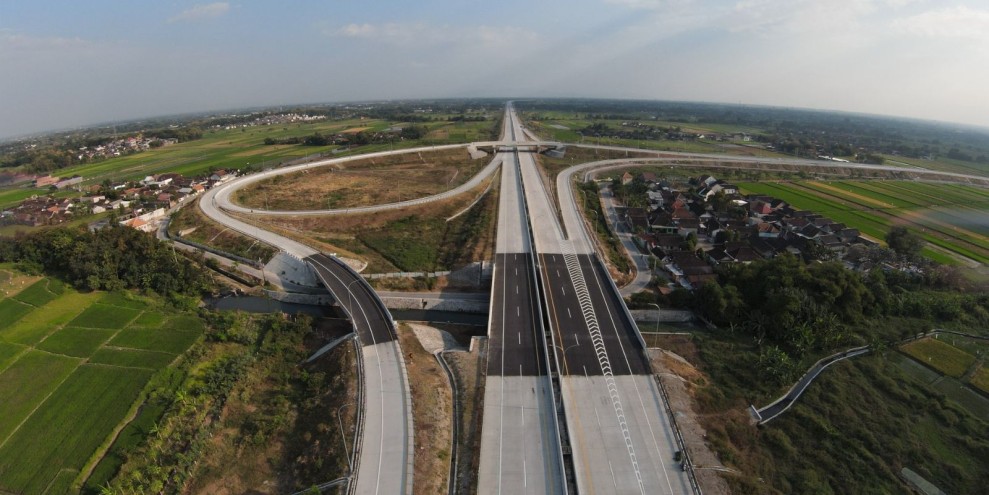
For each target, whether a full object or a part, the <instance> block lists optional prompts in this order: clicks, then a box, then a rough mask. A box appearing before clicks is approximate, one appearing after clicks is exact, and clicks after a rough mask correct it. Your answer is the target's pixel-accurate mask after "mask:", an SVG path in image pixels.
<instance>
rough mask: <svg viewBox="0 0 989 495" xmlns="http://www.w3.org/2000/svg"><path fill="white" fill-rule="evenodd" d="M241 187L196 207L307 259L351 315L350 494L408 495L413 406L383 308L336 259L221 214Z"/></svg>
mask: <svg viewBox="0 0 989 495" xmlns="http://www.w3.org/2000/svg"><path fill="white" fill-rule="evenodd" d="M244 183H245V182H244V181H243V180H242V179H235V180H234V181H231V182H229V183H227V184H223V185H220V186H218V187H215V188H213V189H212V190H210V191H209V192H208V193H207V194H205V195H204V196H203V197H202V198H201V199H200V201H199V207H200V209H201V210H202V211H203V212H204V213H205V214H206V215H207V216H209V217H210V218H211V219H213V220H215V221H217V222H219V223H221V224H223V225H225V226H226V227H227V228H230V229H232V230H235V231H237V232H240V233H242V234H244V235H247V236H250V237H252V238H255V239H258V240H260V241H262V242H265V243H266V244H269V245H271V246H274V247H276V248H279V249H281V250H283V251H285V252H287V253H289V254H291V255H293V256H295V257H296V258H299V259H305V260H306V262H307V263H308V264H309V265H310V266H312V267H313V269H314V270H316V272H317V274H318V275H319V276H320V278H321V279H322V281H323V283H324V284H325V285H326V288H327V289H328V290H329V291H330V292H331V293H332V294H333V297H334V298H335V299H336V300H337V301H339V302H340V304H341V305H342V306H344V307H345V310H346V311H347V312H348V314H350V315H351V316H352V321H353V324H354V327H355V330H356V331H357V333H358V336H359V338H360V340H361V344H362V347H361V354H362V358H361V362H362V363H363V368H364V383H363V387H364V397H365V401H364V404H363V407H364V414H363V418H364V425H363V430H362V432H363V434H362V437H361V442H360V457H359V459H358V462H357V468H356V469H357V471H356V473H355V475H356V480H355V481H354V492H355V493H358V494H374V495H378V494H395V493H411V491H412V477H413V470H412V459H413V457H412V452H413V450H412V449H413V445H412V443H413V441H412V440H413V433H412V432H413V425H412V404H411V398H410V396H409V391H408V378H407V377H406V375H405V366H404V363H403V361H402V354H401V349H400V348H399V345H398V341H397V340H396V339H395V333H394V327H393V326H392V322H391V317H390V316H389V314H388V312H387V309H385V308H384V307H383V306H382V305H380V304H378V300H377V298H376V297H374V295H373V292H372V289H371V287H370V286H369V285H367V282H365V281H364V280H363V279H362V278H361V277H360V276H359V275H357V274H356V273H354V272H351V271H349V270H347V269H346V268H345V267H344V266H343V265H342V264H341V263H339V262H338V260H335V259H332V258H330V257H328V256H326V255H324V254H321V253H320V252H319V251H317V250H315V249H313V248H311V247H309V246H306V245H305V244H302V243H300V242H297V241H294V240H291V239H287V238H285V237H282V236H280V235H278V234H275V233H274V232H269V231H266V230H264V229H261V228H259V227H258V226H255V225H251V224H249V223H247V222H244V221H241V220H238V219H236V218H233V217H231V216H230V215H228V214H227V212H226V211H225V210H226V208H227V207H228V206H229V204H228V203H226V198H227V197H228V196H229V194H230V193H232V192H233V191H235V190H237V189H238V188H240V187H242V186H243V184H244ZM221 193H222V194H221Z"/></svg>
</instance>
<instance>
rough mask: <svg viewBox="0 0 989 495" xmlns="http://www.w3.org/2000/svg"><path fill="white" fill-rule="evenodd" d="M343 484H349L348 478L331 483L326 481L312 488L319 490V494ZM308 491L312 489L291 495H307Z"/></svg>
mask: <svg viewBox="0 0 989 495" xmlns="http://www.w3.org/2000/svg"><path fill="white" fill-rule="evenodd" d="M344 483H347V484H348V485H349V483H350V476H344V477H343V478H337V479H335V480H333V481H327V482H326V483H320V484H318V485H313V486H314V487H315V488H316V489H317V490H319V492H320V493H323V491H324V490H326V489H327V488H333V487H334V486H340V485H342V484H344ZM310 490H312V488H309V489H306V490H302V491H301V492H295V493H293V494H292V495H306V494H307V493H309V492H310Z"/></svg>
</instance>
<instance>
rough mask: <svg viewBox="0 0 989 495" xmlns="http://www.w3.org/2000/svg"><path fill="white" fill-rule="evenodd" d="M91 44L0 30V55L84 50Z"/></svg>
mask: <svg viewBox="0 0 989 495" xmlns="http://www.w3.org/2000/svg"><path fill="white" fill-rule="evenodd" d="M91 45H92V43H90V42H89V41H86V40H84V39H82V38H62V37H58V36H49V37H39V36H28V35H24V34H18V33H15V32H13V31H11V30H7V29H0V53H6V52H11V51H43V50H65V49H71V48H86V47H89V46H91Z"/></svg>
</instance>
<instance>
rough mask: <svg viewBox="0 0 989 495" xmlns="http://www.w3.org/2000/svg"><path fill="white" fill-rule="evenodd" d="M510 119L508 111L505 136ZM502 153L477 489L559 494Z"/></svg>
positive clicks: (518, 206)
mask: <svg viewBox="0 0 989 495" xmlns="http://www.w3.org/2000/svg"><path fill="white" fill-rule="evenodd" d="M509 122H510V121H509V118H508V115H507V113H506V118H505V130H504V133H503V134H509V133H510V132H511V127H510V124H509ZM509 135H510V134H509ZM500 156H501V158H502V174H501V194H500V199H499V205H498V237H497V241H496V255H495V265H494V277H493V281H492V288H491V310H490V313H489V315H490V316H489V325H488V337H489V339H488V353H487V366H486V372H487V376H486V378H485V388H484V409H483V417H482V428H481V452H480V464H479V472H478V493H479V494H506V495H507V494H559V493H563V492H564V488H563V487H564V481H563V466H562V454H561V451H560V443H559V433H558V432H557V425H556V419H555V418H556V411H555V408H554V403H553V392H552V384H551V382H550V379H549V377H548V375H547V372H546V362H545V356H546V354H545V349H544V348H543V344H542V342H543V337H542V320H541V318H540V315H541V312H540V311H541V308H540V307H539V298H538V294H537V293H536V289H537V288H536V285H535V281H536V274H535V272H534V263H533V259H532V250H531V244H530V242H529V230H528V225H527V223H526V216H525V205H524V203H523V198H522V193H521V182H520V177H519V175H518V163H517V161H516V158H515V154H514V153H501V154H500Z"/></svg>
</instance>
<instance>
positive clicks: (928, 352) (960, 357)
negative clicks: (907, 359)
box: [900, 338, 975, 378]
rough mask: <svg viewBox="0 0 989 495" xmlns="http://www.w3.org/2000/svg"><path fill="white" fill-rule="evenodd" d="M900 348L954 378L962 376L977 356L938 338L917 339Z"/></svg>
mask: <svg viewBox="0 0 989 495" xmlns="http://www.w3.org/2000/svg"><path fill="white" fill-rule="evenodd" d="M900 349H901V350H902V351H903V352H905V353H906V354H908V355H909V356H911V357H913V358H914V359H916V360H917V361H919V362H921V363H924V364H926V365H928V366H930V367H932V368H934V369H936V370H938V371H940V372H941V373H944V374H945V375H948V376H950V377H954V378H961V376H962V375H964V374H965V372H966V371H968V369H969V367H971V366H972V364H973V363H975V356H973V355H971V354H969V353H967V352H965V351H963V350H961V349H958V348H957V347H954V346H952V345H951V344H947V343H944V342H941V341H940V340H938V339H931V338H927V339H921V340H917V341H914V342H910V343H908V344H904V345H903V346H902V347H901V348H900Z"/></svg>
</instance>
